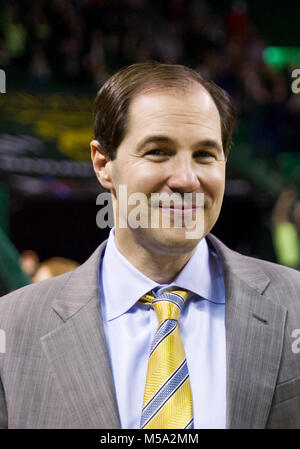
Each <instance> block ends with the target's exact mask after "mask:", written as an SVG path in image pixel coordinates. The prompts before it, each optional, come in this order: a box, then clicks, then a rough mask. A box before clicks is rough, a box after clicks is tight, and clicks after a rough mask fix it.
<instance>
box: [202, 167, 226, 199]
mask: <svg viewBox="0 0 300 449" xmlns="http://www.w3.org/2000/svg"><path fill="white" fill-rule="evenodd" d="M200 182H201V184H202V186H203V189H204V191H205V193H207V194H208V195H210V196H211V197H212V198H213V199H214V200H216V199H219V198H220V199H222V197H223V193H224V188H225V169H224V168H223V167H213V166H208V167H204V170H203V171H202V173H201V176H200Z"/></svg>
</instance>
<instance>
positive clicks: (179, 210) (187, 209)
mask: <svg viewBox="0 0 300 449" xmlns="http://www.w3.org/2000/svg"><path fill="white" fill-rule="evenodd" d="M159 209H161V210H162V211H163V212H168V213H170V214H191V213H194V212H196V211H197V210H200V209H204V207H203V206H201V207H199V206H196V205H192V206H191V205H188V206H182V207H174V206H170V207H162V206H159Z"/></svg>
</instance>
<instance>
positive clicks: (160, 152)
mask: <svg viewBox="0 0 300 449" xmlns="http://www.w3.org/2000/svg"><path fill="white" fill-rule="evenodd" d="M145 156H166V152H165V151H163V150H161V149H160V148H153V149H152V150H148V151H146V153H145Z"/></svg>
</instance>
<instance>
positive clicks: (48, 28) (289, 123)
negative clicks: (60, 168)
mask: <svg viewBox="0 0 300 449" xmlns="http://www.w3.org/2000/svg"><path fill="white" fill-rule="evenodd" d="M1 3H2V10H1V12H0V20H1V22H0V67H2V68H7V69H9V68H12V72H16V70H13V69H20V73H25V78H24V79H26V80H27V81H26V82H27V85H26V86H24V87H28V86H29V87H31V88H38V87H41V86H44V87H47V86H48V85H49V84H51V83H52V82H54V81H56V82H67V83H68V84H70V83H72V82H74V83H84V82H87V83H94V84H95V85H96V86H100V85H101V84H102V83H103V82H104V81H105V80H106V79H107V77H108V76H109V75H110V74H111V73H113V72H114V71H116V70H117V69H118V68H120V67H122V66H125V65H128V64H131V63H134V62H138V61H145V60H149V59H154V60H158V61H161V62H166V63H173V64H176V63H179V64H186V65H189V66H190V67H192V68H195V69H197V70H199V71H200V72H201V73H202V74H203V75H205V76H207V77H209V78H211V79H213V80H214V81H216V82H217V83H218V84H220V85H221V86H222V87H224V88H225V89H226V90H227V91H228V92H229V93H230V94H231V95H232V96H233V98H234V100H235V103H236V106H237V109H238V112H239V116H240V117H242V118H245V119H246V120H247V127H246V130H245V132H246V134H247V135H246V138H247V140H248V141H249V143H250V146H251V148H252V153H253V155H254V156H260V155H263V157H267V158H271V159H272V158H274V157H275V158H276V157H277V155H278V154H279V153H281V152H285V151H288V152H296V151H298V149H299V145H300V135H299V133H296V132H295V129H297V126H296V124H297V123H299V119H300V95H292V94H291V88H290V85H291V75H290V68H288V67H286V69H285V70H281V71H278V70H274V69H270V68H269V67H268V66H267V65H266V63H265V62H264V61H263V58H262V52H263V49H264V48H265V47H266V45H268V43H267V42H265V41H264V39H263V37H262V36H261V35H260V34H259V33H258V31H257V30H256V29H255V26H254V24H253V22H252V20H251V19H250V17H249V12H248V8H247V3H246V2H244V1H233V2H232V6H231V8H229V9H228V13H227V14H226V15H222V16H221V15H218V14H216V13H215V12H214V11H213V9H212V8H211V6H210V5H209V2H208V1H204V0H165V1H160V0H53V1H51V2H46V0H36V1H29V2H28V1H25V0H23V1H22V0H20V1H19V2H18V3H16V2H11V1H6V2H5V1H2V2H1ZM18 73H19V72H18Z"/></svg>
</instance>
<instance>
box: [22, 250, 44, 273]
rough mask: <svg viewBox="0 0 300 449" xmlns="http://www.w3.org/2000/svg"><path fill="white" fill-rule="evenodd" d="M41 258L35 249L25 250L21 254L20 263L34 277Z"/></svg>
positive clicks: (25, 271)
mask: <svg viewBox="0 0 300 449" xmlns="http://www.w3.org/2000/svg"><path fill="white" fill-rule="evenodd" d="M39 262H40V259H39V256H38V255H37V253H36V252H35V251H32V250H25V251H23V252H22V253H21V255H20V265H21V268H22V270H23V271H24V273H26V274H27V276H29V277H30V278H32V277H33V276H34V274H35V272H36V270H37V268H38V265H39Z"/></svg>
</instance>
